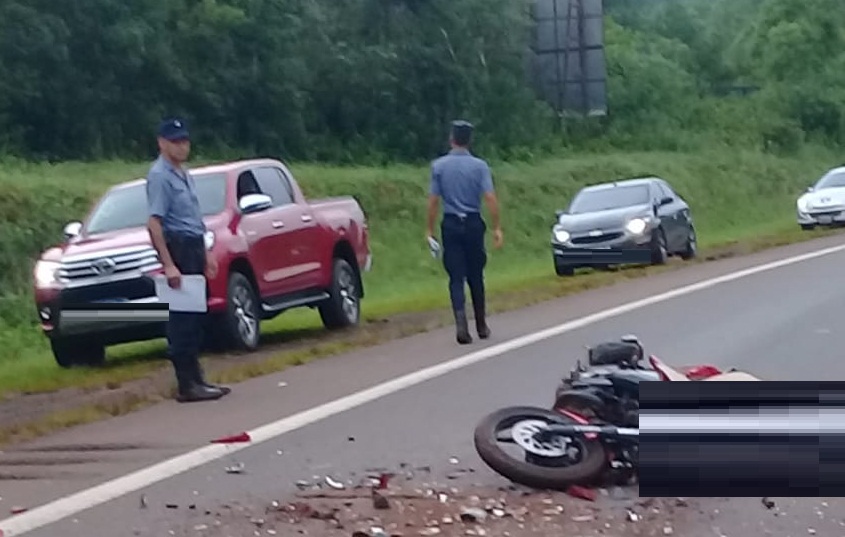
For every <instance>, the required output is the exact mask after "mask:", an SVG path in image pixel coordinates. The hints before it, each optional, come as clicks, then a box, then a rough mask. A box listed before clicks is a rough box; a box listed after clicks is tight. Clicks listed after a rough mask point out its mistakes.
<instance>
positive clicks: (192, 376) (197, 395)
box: [176, 368, 226, 403]
mask: <svg viewBox="0 0 845 537" xmlns="http://www.w3.org/2000/svg"><path fill="white" fill-rule="evenodd" d="M176 380H177V382H178V384H179V393H178V395H177V396H176V400H177V401H179V402H180V403H191V402H196V401H213V400H215V399H220V398H221V397H223V396H224V395H226V393H224V392H223V390H221V389H220V388H217V387H213V386H207V385H205V384H201V383H200V382H197V379H196V372H195V371H194V370H193V368H184V369H183V368H179V369H177V370H176Z"/></svg>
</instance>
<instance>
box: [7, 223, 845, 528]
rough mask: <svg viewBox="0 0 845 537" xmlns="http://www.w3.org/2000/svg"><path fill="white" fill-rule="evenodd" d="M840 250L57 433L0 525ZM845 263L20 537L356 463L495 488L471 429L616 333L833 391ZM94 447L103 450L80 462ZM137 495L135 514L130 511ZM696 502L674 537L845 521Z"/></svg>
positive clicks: (816, 263) (594, 301)
mask: <svg viewBox="0 0 845 537" xmlns="http://www.w3.org/2000/svg"><path fill="white" fill-rule="evenodd" d="M841 241H842V239H841V238H830V239H825V240H821V241H815V242H814V243H805V244H802V245H796V246H792V247H788V248H781V249H778V250H772V251H769V252H765V253H761V254H756V255H754V256H748V257H745V258H739V259H730V260H723V261H717V262H712V263H708V264H704V265H698V266H692V267H690V268H688V269H684V270H682V271H678V272H672V273H667V274H662V275H659V276H656V277H653V278H649V279H648V280H637V281H633V282H628V283H625V284H621V285H618V286H615V287H612V288H605V289H599V290H595V291H590V292H587V293H583V294H581V295H578V296H575V297H569V298H565V299H562V300H557V301H553V302H549V303H546V304H542V305H539V306H536V307H534V308H530V309H526V310H522V311H519V312H511V313H507V314H503V315H499V316H495V317H493V318H492V319H491V326H492V328H493V330H494V338H493V340H492V341H491V342H489V343H485V344H483V345H481V344H479V343H476V344H475V345H474V346H473V347H472V348H471V349H467V348H465V347H463V348H459V347H458V346H457V345H455V344H454V343H453V342H454V339H453V335H452V332H451V330H449V329H446V330H438V331H435V332H432V333H429V334H422V335H418V336H414V337H411V338H408V339H405V340H402V341H396V342H391V343H388V344H386V345H383V346H381V347H378V348H375V349H369V350H367V351H362V352H357V353H353V354H350V355H346V356H340V357H336V358H331V359H325V360H321V361H318V362H315V363H313V364H309V365H306V366H302V367H299V368H296V369H293V370H290V371H288V372H284V373H282V374H279V375H272V376H268V377H266V378H262V379H255V380H253V381H249V382H246V383H244V384H242V385H239V386H236V387H235V391H234V393H233V394H232V396H230V397H229V398H226V399H223V400H221V401H219V402H217V403H214V404H206V405H177V404H175V403H165V404H162V405H160V406H158V407H155V408H151V409H147V410H144V411H141V412H138V413H136V414H133V415H131V416H127V417H124V418H118V419H114V420H110V421H108V422H102V423H98V424H93V425H89V426H85V427H79V428H77V429H74V430H70V431H66V432H63V433H60V434H57V435H54V436H52V437H50V438H46V439H43V440H41V441H39V442H35V443H32V444H30V445H27V446H21V448H20V449H18V450H15V451H10V452H6V453H4V454H2V455H0V475H3V476H6V479H2V480H0V497H2V500H0V517H2V516H6V514H7V513H9V509H10V508H11V507H12V506H23V507H27V508H30V509H32V508H34V507H36V506H38V505H42V504H45V503H47V502H50V501H53V500H56V499H58V498H61V497H63V496H66V495H68V494H71V493H73V492H76V491H79V490H82V489H84V488H87V487H91V486H93V485H96V484H99V483H101V482H105V481H107V480H109V479H114V478H116V477H119V476H121V475H123V474H126V473H128V472H131V471H134V470H137V469H140V468H144V467H147V466H149V465H151V464H154V463H155V462H158V461H160V460H163V459H164V458H167V457H172V456H175V455H178V454H180V453H184V452H186V451H189V450H192V449H196V448H198V447H202V446H204V445H207V444H208V442H209V440H211V439H212V438H217V437H219V436H222V435H226V434H235V433H238V432H240V431H243V430H250V429H252V428H254V427H256V426H259V425H261V424H264V423H267V422H271V421H274V420H278V419H280V418H282V417H284V416H286V415H290V414H293V413H296V412H300V411H303V410H306V409H308V408H311V407H313V406H315V405H318V404H322V403H325V402H328V401H332V400H334V399H337V398H338V397H342V396H345V395H348V394H351V393H355V392H357V391H360V390H362V389H364V388H367V387H369V386H372V385H374V384H377V383H380V382H383V381H386V380H389V379H392V378H396V377H398V376H400V375H404V374H406V373H410V372H413V371H416V370H418V369H421V368H424V367H428V366H431V365H434V364H437V363H445V362H447V361H449V360H451V359H453V358H456V357H458V356H461V355H462V354H465V353H467V352H470V351H473V350H478V349H480V348H482V347H483V346H488V347H489V346H491V345H496V344H497V343H501V342H503V341H505V340H508V339H512V338H515V337H519V336H523V335H525V334H529V333H532V332H536V331H538V330H541V329H544V328H548V327H550V326H554V325H558V324H560V323H563V322H565V321H568V320H574V319H579V318H583V317H584V316H586V315H589V314H592V313H595V312H599V311H602V310H606V309H608V308H610V307H614V306H618V305H620V304H625V303H629V302H631V301H634V300H638V299H642V298H645V297H648V296H651V295H655V294H657V293H661V292H665V291H668V290H671V289H673V288H676V287H679V286H682V285H689V284H692V283H695V282H700V281H702V280H705V279H708V278H713V277H716V276H719V275H723V274H728V273H731V272H736V271H738V270H741V269H744V268H748V267H751V266H754V265H758V264H760V263H765V262H770V261H773V260H778V259H782V258H786V257H789V256H794V255H797V254H801V253H805V252H810V251H813V250H818V249H820V248H824V247H829V246H838V245H839V244H840V243H841ZM843 265H845V252H838V253H834V254H830V255H825V256H822V257H818V258H815V259H811V260H806V261H802V262H799V263H796V264H792V265H788V266H784V267H780V268H776V269H773V270H770V271H766V272H762V273H759V274H754V275H751V276H747V277H745V278H742V279H738V280H735V281H730V282H726V283H721V284H718V285H715V286H713V287H710V288H707V289H702V290H699V291H695V292H693V293H690V294H687V295H683V296H678V297H675V298H671V299H668V300H665V301H662V302H659V303H656V304H652V305H647V306H645V307H642V308H640V309H637V310H635V311H631V312H629V313H623V314H621V315H619V316H616V317H612V318H608V319H605V320H601V321H598V322H595V323H593V324H589V325H587V326H584V327H582V328H576V329H573V330H571V331H568V332H566V333H563V334H561V335H559V336H556V337H551V338H549V339H546V340H543V341H538V342H536V343H533V344H530V345H527V346H525V347H522V348H518V349H515V350H512V351H510V352H505V353H503V354H500V355H497V356H493V357H490V358H489V359H486V360H483V361H480V362H479V363H476V364H473V365H469V366H467V367H464V368H461V369H457V370H455V371H451V372H449V373H448V374H445V375H443V376H439V377H437V378H432V379H431V380H428V381H425V382H422V383H419V384H416V385H414V386H410V387H408V388H406V389H403V390H400V391H398V392H395V393H391V394H388V395H386V396H384V397H381V398H379V399H376V400H374V401H371V402H367V403H365V404H363V405H361V406H358V407H356V408H352V409H350V410H347V411H345V412H342V413H339V414H336V415H333V416H330V417H328V418H326V419H322V420H320V421H317V422H316V423H312V424H309V425H305V426H304V427H302V428H298V429H296V430H293V431H291V432H288V433H286V434H283V435H281V436H278V437H277V438H273V439H270V440H268V441H266V442H264V443H261V444H258V445H255V446H252V447H249V448H247V449H245V450H243V451H240V452H238V453H236V454H234V455H232V457H231V458H224V459H220V460H215V461H212V462H209V463H207V464H203V465H200V466H198V467H196V468H194V469H191V470H188V471H186V472H184V473H181V474H179V475H175V476H173V477H170V478H168V479H165V480H163V481H161V482H158V483H155V484H153V485H150V486H148V487H145V488H143V489H142V490H140V491H137V492H133V493H130V494H127V495H125V496H123V497H119V498H117V499H113V500H110V501H107V502H106V503H103V504H101V505H98V506H96V507H93V508H91V509H88V510H85V511H82V512H80V513H73V514H71V515H70V516H68V517H66V518H65V519H63V520H61V521H59V522H56V523H53V524H50V525H47V526H44V527H41V528H40V529H36V530H34V531H32V532H29V533H27V535H31V536H33V537H42V536H43V537H47V536H55V535H62V536H63V537H76V536H80V537H82V536H85V537H88V536H90V535H103V536H105V535H108V536H115V537H118V536H123V535H127V536H132V535H144V536H153V535H155V536H158V535H168V531H169V530H171V529H172V528H173V527H175V526H178V525H180V524H185V523H186V520H187V519H186V515H185V514H184V513H185V512H184V509H175V510H170V509H164V508H163V505H164V504H177V505H179V506H181V507H182V508H184V506H187V505H189V504H195V505H197V506H198V507H199V508H200V510H201V509H202V508H203V506H206V507H208V508H211V506H217V505H220V504H223V503H230V502H245V501H250V499H257V501H260V502H262V503H266V502H268V501H270V500H272V499H277V498H278V499H282V498H284V497H285V495H286V494H289V493H291V492H293V491H295V490H296V487H295V483H296V482H297V481H298V480H303V479H304V480H310V479H312V477H313V476H320V477H321V478H322V477H323V476H326V475H331V476H333V477H334V478H336V479H342V480H345V479H354V478H355V476H357V475H360V474H361V473H362V472H364V471H365V469H367V468H371V467H397V466H398V465H399V464H400V463H409V464H411V465H413V466H422V465H428V466H431V467H432V470H433V473H434V474H436V475H441V476H442V475H444V474H446V473H448V472H451V471H454V470H455V469H456V468H458V467H460V468H465V467H468V466H471V467H472V468H474V469H475V472H474V473H473V474H472V480H473V482H474V483H481V484H490V485H502V484H505V483H506V482H505V480H503V479H502V478H500V477H498V476H497V475H495V474H493V473H492V471H490V470H488V469H487V468H486V467H485V466H484V465H483V463H481V462H480V460H479V459H478V458H477V456H476V455H475V452H474V450H473V446H472V430H473V428H474V426H475V424H476V423H477V422H478V420H479V419H480V418H481V417H482V416H483V415H484V414H486V413H488V412H490V411H492V410H493V409H496V408H499V407H502V406H508V405H515V404H528V405H541V406H548V405H549V404H550V403H551V400H552V395H553V392H554V389H555V387H556V384H557V382H558V379H559V378H560V377H561V376H562V375H564V374H565V373H566V372H567V371H568V370H569V368H570V367H571V366H572V365H573V364H574V362H575V359H576V358H580V357H582V356H583V355H584V351H583V346H584V345H586V344H591V343H596V342H599V341H602V340H606V339H613V338H617V337H619V336H620V335H622V334H627V333H634V334H637V335H638V336H639V337H640V338H641V340H642V341H643V342H644V344H645V345H646V350H647V352H649V353H654V354H656V355H658V356H660V357H661V358H663V359H664V360H665V361H667V362H669V363H671V364H676V365H682V364H689V363H701V362H707V363H714V364H716V365H721V366H734V367H738V368H741V369H745V370H748V371H749V372H752V373H753V374H755V375H757V376H760V377H763V378H767V379H773V380H774V379H797V380H825V379H842V378H845V360H843V359H842V352H841V349H842V347H843V337H845V332H843V331H842V330H841V329H840V325H841V312H842V304H844V303H845V285H842V284H840V283H839V282H840V281H842V268H841V267H842V266H843ZM444 292H445V290H444ZM280 383H284V384H281V385H280ZM92 446H99V447H100V448H101V449H99V450H97V451H92V450H91V447H92ZM450 457H457V459H458V460H459V461H460V463H459V465H454V464H450V462H449V459H450ZM234 462H240V463H243V465H244V469H245V472H244V473H243V474H239V475H238V474H229V473H226V472H225V470H224V468H225V467H226V466H228V465H231V464H232V463H234ZM16 476H17V478H18V479H12V478H14V477H16ZM141 494H144V495H145V497H146V498H147V501H148V504H149V507H148V508H147V509H140V508H139V497H140V496H141ZM728 494H729V491H726V495H728ZM823 501H824V502H826V504H825V505H823V504H822V503H821V502H823ZM708 502H709V503H707V505H706V510H705V511H704V512H701V513H698V514H697V515H696V516H694V517H691V518H690V519H689V520H687V521H686V524H687V525H686V526H685V527H675V533H674V534H675V535H684V536H685V537H705V536H707V537H709V536H713V535H715V536H720V535H724V536H726V537H733V536H740V535H776V536H797V535H807V534H813V531H815V532H816V533H815V534H818V535H845V527H843V522H842V515H839V516H836V515H834V513H836V512H839V513H842V512H845V509H843V507H845V500H840V499H835V498H829V499H824V500H819V499H807V500H791V499H775V502H776V504H777V506H778V508H776V509H772V510H768V509H766V508H764V507H763V506H761V504H760V500H759V498H758V499H731V500H729V501H727V500H718V499H714V500H709V501H708ZM820 513H821V514H820ZM2 529H4V526H3V522H2V521H0V530H2Z"/></svg>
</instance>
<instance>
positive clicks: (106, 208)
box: [85, 173, 226, 234]
mask: <svg viewBox="0 0 845 537" xmlns="http://www.w3.org/2000/svg"><path fill="white" fill-rule="evenodd" d="M194 183H195V184H196V186H197V198H198V199H199V202H200V210H201V211H202V215H203V216H209V215H213V214H218V213H220V212H221V211H223V209H224V208H225V207H226V174H223V173H215V174H202V175H194ZM148 218H149V216H148V214H147V190H146V183H141V184H138V185H133V186H130V187H125V188H119V189H117V190H113V191H111V192H110V193H108V194H106V196H105V197H104V198H103V199H102V201H100V203H99V204H98V205H97V207H96V208H95V209H94V213H93V214H92V215H91V218H90V220H89V221H88V225H87V226H86V229H85V232H86V233H87V234H94V233H108V232H110V231H117V230H120V229H129V228H133V227H142V226H145V225H146V224H147V219H148Z"/></svg>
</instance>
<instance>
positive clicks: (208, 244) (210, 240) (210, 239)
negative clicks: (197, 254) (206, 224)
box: [202, 231, 214, 250]
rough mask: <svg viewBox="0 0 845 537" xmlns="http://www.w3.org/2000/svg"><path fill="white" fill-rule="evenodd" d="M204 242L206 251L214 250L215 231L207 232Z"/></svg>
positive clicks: (204, 235)
mask: <svg viewBox="0 0 845 537" xmlns="http://www.w3.org/2000/svg"><path fill="white" fill-rule="evenodd" d="M202 238H203V240H204V241H205V249H206V250H211V249H212V248H214V232H213V231H206V232H205V233H204V234H203V236H202Z"/></svg>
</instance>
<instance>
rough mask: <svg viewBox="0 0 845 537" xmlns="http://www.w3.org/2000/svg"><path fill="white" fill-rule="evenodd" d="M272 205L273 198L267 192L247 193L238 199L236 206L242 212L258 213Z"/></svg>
mask: <svg viewBox="0 0 845 537" xmlns="http://www.w3.org/2000/svg"><path fill="white" fill-rule="evenodd" d="M272 206H273V198H271V197H270V196H268V195H267V194H247V195H246V196H244V197H242V198H241V199H240V201H238V207H239V208H240V210H241V212H242V213H244V214H252V213H259V212H261V211H266V210H267V209H269V208H270V207H272Z"/></svg>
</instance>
